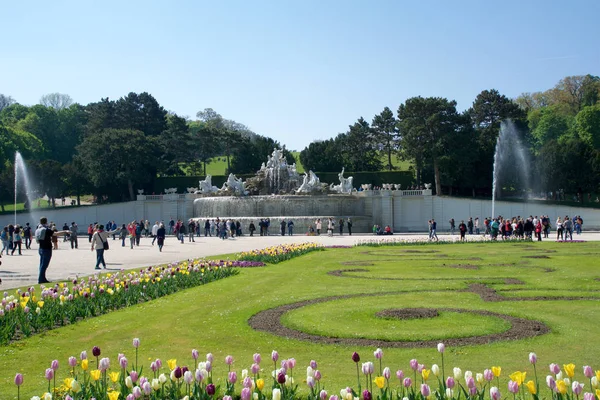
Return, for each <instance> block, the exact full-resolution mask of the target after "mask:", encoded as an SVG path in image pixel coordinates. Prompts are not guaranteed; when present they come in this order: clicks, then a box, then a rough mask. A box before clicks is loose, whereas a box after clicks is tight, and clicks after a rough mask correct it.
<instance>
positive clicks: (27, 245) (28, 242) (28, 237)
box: [23, 222, 31, 250]
mask: <svg viewBox="0 0 600 400" xmlns="http://www.w3.org/2000/svg"><path fill="white" fill-rule="evenodd" d="M23 239H25V249H27V250H31V227H30V226H29V222H28V223H26V224H25V227H24V228H23Z"/></svg>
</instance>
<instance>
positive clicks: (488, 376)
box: [483, 369, 494, 382]
mask: <svg viewBox="0 0 600 400" xmlns="http://www.w3.org/2000/svg"><path fill="white" fill-rule="evenodd" d="M483 379H485V380H486V381H488V382H490V381H491V380H492V379H494V373H493V372H492V370H491V369H486V370H485V371H483Z"/></svg>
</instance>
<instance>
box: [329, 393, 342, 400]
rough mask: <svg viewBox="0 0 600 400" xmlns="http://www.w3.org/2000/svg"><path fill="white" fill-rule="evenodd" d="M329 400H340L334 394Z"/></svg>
mask: <svg viewBox="0 0 600 400" xmlns="http://www.w3.org/2000/svg"><path fill="white" fill-rule="evenodd" d="M329 400H340V398H339V397H337V396H336V395H335V394H334V395H333V396H331V397H330V398H329Z"/></svg>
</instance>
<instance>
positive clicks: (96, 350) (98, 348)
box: [92, 346, 101, 357]
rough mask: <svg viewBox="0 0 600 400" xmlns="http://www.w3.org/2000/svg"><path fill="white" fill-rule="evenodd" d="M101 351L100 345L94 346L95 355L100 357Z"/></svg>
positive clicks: (93, 353) (93, 352)
mask: <svg viewBox="0 0 600 400" xmlns="http://www.w3.org/2000/svg"><path fill="white" fill-rule="evenodd" d="M100 353H101V352H100V347H98V346H94V347H92V355H93V356H94V357H100Z"/></svg>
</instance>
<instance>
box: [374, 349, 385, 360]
mask: <svg viewBox="0 0 600 400" xmlns="http://www.w3.org/2000/svg"><path fill="white" fill-rule="evenodd" d="M373 356H375V358H376V359H378V360H381V357H383V350H381V349H379V348H378V349H377V350H375V351H374V352H373Z"/></svg>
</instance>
